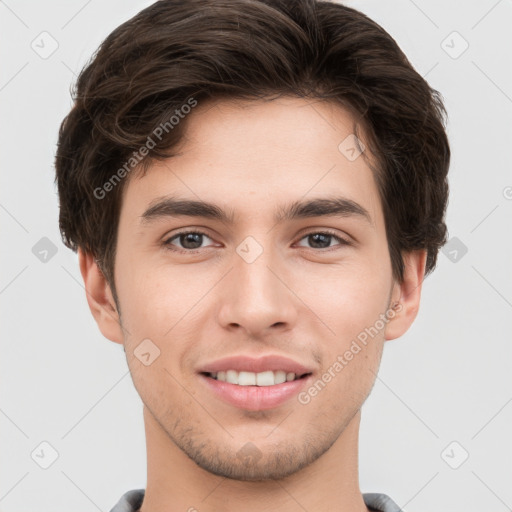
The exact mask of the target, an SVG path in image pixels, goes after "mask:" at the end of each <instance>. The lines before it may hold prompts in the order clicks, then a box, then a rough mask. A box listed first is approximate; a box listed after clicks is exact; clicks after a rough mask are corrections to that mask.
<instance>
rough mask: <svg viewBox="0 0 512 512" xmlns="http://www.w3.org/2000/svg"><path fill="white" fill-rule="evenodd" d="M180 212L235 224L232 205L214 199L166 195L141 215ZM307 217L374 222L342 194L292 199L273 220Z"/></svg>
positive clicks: (153, 217) (150, 217)
mask: <svg viewBox="0 0 512 512" xmlns="http://www.w3.org/2000/svg"><path fill="white" fill-rule="evenodd" d="M180 216H185V217H201V218H205V219H212V220H217V221H220V222H222V223H224V224H228V225H232V224H234V222H235V219H236V215H235V212H234V210H232V209H230V210H228V211H225V210H223V209H222V208H221V207H219V206H217V205H216V204H213V203H208V202H205V201H196V200H191V199H180V198H176V197H172V196H166V197H162V198H158V199H156V200H154V201H152V203H151V204H150V205H149V207H148V209H147V210H146V211H145V212H144V213H143V214H142V215H141V224H149V223H151V222H152V221H154V220H157V219H160V218H167V217H180ZM310 217H356V218H360V219H362V220H365V221H367V222H368V223H370V224H372V223H373V222H372V218H371V216H370V214H369V213H368V211H367V210H366V209H365V208H364V207H363V206H361V205H360V204H359V203H356V202H355V201H352V200H351V199H347V198H344V197H334V198H332V197H331V198H329V197H327V198H316V199H310V200H305V201H294V202H292V203H290V204H288V205H285V206H282V207H281V208H279V209H278V210H277V211H276V212H275V214H274V222H275V223H277V224H279V223H281V222H283V221H288V220H294V219H304V218H310Z"/></svg>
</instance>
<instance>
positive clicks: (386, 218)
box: [56, 0, 450, 512]
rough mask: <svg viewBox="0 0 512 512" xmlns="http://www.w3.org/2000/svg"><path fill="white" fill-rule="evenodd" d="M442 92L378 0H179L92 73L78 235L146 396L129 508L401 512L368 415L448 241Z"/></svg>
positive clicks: (81, 97) (81, 114) (104, 49)
mask: <svg viewBox="0 0 512 512" xmlns="http://www.w3.org/2000/svg"><path fill="white" fill-rule="evenodd" d="M444 116H445V111H444V107H443V104H442V101H441V99H440V95H439V94H438V93H437V92H436V91H434V90H433V89H431V88H430V87H429V86H428V84H427V83H426V82H425V81H424V80H423V78H422V77H421V76H420V75H419V74H418V73H417V72H416V71H415V70H414V69H413V68H412V66H411V65H410V63H409V62H408V60H407V59H406V57H405V56H404V54H403V53H402V52H401V50H400V49H399V48H398V46H397V45H396V43H395V41H394V40H393V39H392V38H391V37H390V36H389V34H387V33H386V32H385V31H384V30H383V29H382V28H381V27H380V26H378V25H377V24H376V23H375V22H373V21H371V20H370V19H368V18H367V17H366V16H365V15H363V14H362V13H360V12H358V11H356V10H354V9H351V8H348V7H345V6H343V5H341V4H339V3H330V2H314V1H313V0H309V1H306V0H301V1H291V0H290V1H285V0H265V1H256V0H233V1H216V0H187V1H185V0H160V1H158V2H156V3H155V4H153V5H152V6H150V7H148V8H146V9H145V10H143V11H141V12H140V13H139V14H138V15H136V16H135V17H134V18H132V19H131V20H129V21H127V22H126V23H124V24H122V25H121V26H120V27H118V28H117V29H116V30H115V31H114V32H113V33H112V34H111V35H110V36H109V37H108V38H107V39H106V40H105V41H104V43H103V44H102V45H101V47H100V49H99V51H98V52H97V54H96V55H95V57H94V59H93V60H92V61H91V62H90V63H89V64H88V65H87V67H86V68H85V69H84V70H83V71H82V73H81V75H80V77H79V79H78V82H77V88H76V94H75V104H74V106H73V109H72V110H71V112H70V114H69V115H68V116H67V117H66V119H65V120H64V122H63V124H62V126H61V130H60V134H59V144H58V151H57V157H56V169H57V177H56V179H57V183H58V191H59V198H60V228H61V232H62V235H63V240H64V242H65V243H66V245H67V246H68V247H70V248H72V249H73V250H77V251H78V254H79V262H80V269H81V273H82V276H83V279H84V283H85V288H86V292H87V300H88V304H89V306H90V309H91V312H92V314H93V315H94V318H95V320H96V322H97V324H98V327H99V329H100V330H101V332H102V334H103V335H104V336H105V337H106V338H108V339H109V340H112V341H114V342H116V343H120V344H122V345H123V347H124V349H125V353H126V358H127V363H128V366H129V369H130V372H131V375H132V379H133V382H134V385H135V387H136V389H137V391H138V393H139V394H140V397H141V399H142V401H143V403H144V423H145V430H146V442H147V457H148V459H147V464H148V471H147V486H146V489H145V490H144V489H137V490H132V491H128V492H127V493H126V494H125V495H124V496H123V497H121V499H120V501H119V503H118V504H117V505H116V506H114V508H113V509H112V511H113V512H135V511H139V510H140V511H141V512H163V511H166V512H171V511H189V512H193V511H200V512H213V511H226V512H231V511H234V510H243V511H244V512H251V511H258V512H261V511H262V510H272V511H279V512H291V511H296V510H308V511H322V512H324V511H338V510H345V511H351V512H364V511H368V510H378V511H382V512H396V511H399V507H398V505H396V504H395V503H394V502H393V500H392V499H391V498H389V497H388V496H386V495H385V494H381V493H374V494H364V495H363V494H362V493H361V491H360V489H359V482H358V454H357V444H358V431H359V423H360V410H361V406H362V405H363V403H364V401H365V399H366V398H367V396H368V395H369V393H370V391H371V388H372V386H373V384H374V382H375V378H376V374H377V371H378V367H379V363H380V358H381V354H382V350H383V346H384V342H385V341H386V340H392V339H395V338H397V337H399V336H401V335H402V334H404V333H405V332H406V331H407V329H408V328H409V327H410V326H411V324H412V322H413V321H414V319H415V317H416V314H417V312H418V308H419V302H420V293H421V286H422V281H423V279H424V277H425V275H426V274H427V273H429V272H431V271H432V270H433V269H434V267H435V264H436V258H437V253H438V250H439V248H440V247H441V246H442V245H443V244H444V243H445V240H446V238H445V237H446V226H445V223H444V215H445V209H446V204H447V196H448V186H447V179H446V177H447V172H448V167H449V160H450V150H449V145H448V140H447V137H446V133H445V130H444Z"/></svg>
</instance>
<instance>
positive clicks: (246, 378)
mask: <svg viewBox="0 0 512 512" xmlns="http://www.w3.org/2000/svg"><path fill="white" fill-rule="evenodd" d="M199 377H200V380H201V381H202V382H203V384H204V385H205V387H206V390H207V393H208V394H209V395H210V396H211V397H212V398H214V399H218V400H220V401H221V402H222V403H224V404H227V405H229V406H231V407H234V408H236V409H239V410H240V409H241V410H245V411H266V410H269V409H277V408H279V407H281V406H283V405H285V404H286V403H287V402H288V403H293V401H292V399H293V398H294V397H296V396H297V395H298V394H299V393H300V392H301V391H302V390H303V389H304V388H305V387H306V386H308V385H310V383H311V381H312V379H313V374H312V373H303V374H300V375H298V374H295V373H292V372H286V373H285V372H284V371H279V370H278V371H263V372H259V373H254V372H245V371H241V372H237V371H235V370H227V371H219V372H201V373H200V374H199ZM230 381H233V382H230ZM235 381H236V382H235Z"/></svg>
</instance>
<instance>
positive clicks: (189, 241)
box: [164, 231, 350, 252]
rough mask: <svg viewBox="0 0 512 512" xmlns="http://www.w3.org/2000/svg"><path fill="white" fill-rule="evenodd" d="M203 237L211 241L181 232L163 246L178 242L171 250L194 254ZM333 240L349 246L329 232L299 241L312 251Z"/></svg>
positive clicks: (327, 246)
mask: <svg viewBox="0 0 512 512" xmlns="http://www.w3.org/2000/svg"><path fill="white" fill-rule="evenodd" d="M203 237H206V238H208V239H210V240H211V238H210V237H209V236H208V235H206V233H203V232H201V231H181V232H180V233H176V234H175V235H173V236H172V237H171V238H169V239H167V240H166V241H165V242H164V245H165V246H167V247H169V248H170V246H171V245H174V244H173V241H174V240H178V241H179V243H180V244H181V247H179V248H178V249H171V250H178V252H194V251H196V250H197V249H200V248H201V243H202V241H203V240H202V238H203ZM333 238H334V239H335V240H336V241H338V242H339V245H350V242H349V241H347V240H345V239H344V238H341V237H340V236H338V235H335V234H334V233H331V232H329V231H315V232H312V233H308V234H306V235H304V236H302V237H301V238H300V239H299V241H300V240H304V239H309V241H310V243H313V247H312V248H313V249H326V248H329V247H331V243H330V242H331V241H332V239H333Z"/></svg>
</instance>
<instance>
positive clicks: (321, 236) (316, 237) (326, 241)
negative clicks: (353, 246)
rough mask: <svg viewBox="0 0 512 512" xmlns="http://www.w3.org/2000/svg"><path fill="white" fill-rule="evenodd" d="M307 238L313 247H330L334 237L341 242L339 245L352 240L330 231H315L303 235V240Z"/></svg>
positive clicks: (348, 243)
mask: <svg viewBox="0 0 512 512" xmlns="http://www.w3.org/2000/svg"><path fill="white" fill-rule="evenodd" d="M304 239H307V240H308V242H309V243H310V244H311V247H310V248H311V249H328V248H330V247H331V242H332V239H335V240H336V241H337V242H339V244H338V245H350V242H348V241H347V240H345V239H344V238H341V237H340V236H338V235H336V234H334V233H332V232H330V231H315V232H312V233H308V234H307V235H305V236H303V237H302V238H301V240H304Z"/></svg>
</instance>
